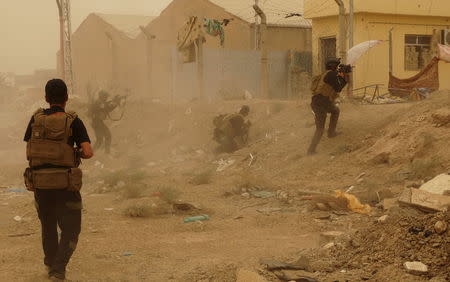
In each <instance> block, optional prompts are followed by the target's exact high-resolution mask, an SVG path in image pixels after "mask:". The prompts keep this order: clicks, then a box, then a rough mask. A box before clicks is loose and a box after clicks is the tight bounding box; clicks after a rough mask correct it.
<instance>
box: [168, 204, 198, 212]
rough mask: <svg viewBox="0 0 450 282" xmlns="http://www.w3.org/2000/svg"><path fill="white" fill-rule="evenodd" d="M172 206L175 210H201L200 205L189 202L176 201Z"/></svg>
mask: <svg viewBox="0 0 450 282" xmlns="http://www.w3.org/2000/svg"><path fill="white" fill-rule="evenodd" d="M172 207H173V209H174V210H175V211H182V212H191V211H196V210H200V208H199V207H197V206H195V205H193V204H189V203H183V202H176V203H173V204H172Z"/></svg>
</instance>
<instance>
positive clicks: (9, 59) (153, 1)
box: [0, 0, 171, 74]
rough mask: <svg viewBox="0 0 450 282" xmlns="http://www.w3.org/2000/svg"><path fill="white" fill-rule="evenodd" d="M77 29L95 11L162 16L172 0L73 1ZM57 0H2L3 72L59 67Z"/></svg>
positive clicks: (0, 54) (0, 51)
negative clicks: (57, 65)
mask: <svg viewBox="0 0 450 282" xmlns="http://www.w3.org/2000/svg"><path fill="white" fill-rule="evenodd" d="M71 2H72V29H73V31H75V30H76V28H77V27H78V26H79V25H80V23H81V22H82V21H83V20H84V19H85V18H86V17H87V15H89V14H90V13H92V12H100V13H110V14H136V15H149V16H153V15H159V12H160V11H161V10H162V9H164V8H165V7H166V6H167V5H168V4H169V3H170V2H171V0H72V1H71ZM58 38H59V21H58V9H57V6H56V1H55V0H0V72H16V73H21V74H23V73H31V72H32V71H33V70H35V69H39V68H55V66H56V51H57V50H58V48H59V41H58V40H59V39H58Z"/></svg>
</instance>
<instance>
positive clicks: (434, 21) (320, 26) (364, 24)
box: [313, 13, 450, 89]
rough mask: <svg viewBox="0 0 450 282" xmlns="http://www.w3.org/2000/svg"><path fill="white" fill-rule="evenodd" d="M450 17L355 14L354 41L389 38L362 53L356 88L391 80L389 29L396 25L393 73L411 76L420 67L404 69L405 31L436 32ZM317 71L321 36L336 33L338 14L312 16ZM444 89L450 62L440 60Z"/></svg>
mask: <svg viewBox="0 0 450 282" xmlns="http://www.w3.org/2000/svg"><path fill="white" fill-rule="evenodd" d="M448 24H450V23H449V22H448V18H444V17H417V16H399V15H385V14H369V13H360V14H356V15H355V32H354V43H355V45H356V44H358V43H361V42H364V41H368V40H386V42H383V43H382V44H380V45H379V46H376V47H374V48H372V49H371V50H370V51H369V52H368V53H367V54H365V55H363V56H362V57H361V58H360V59H359V61H358V62H357V63H356V65H355V68H354V88H359V87H362V86H367V85H371V84H383V85H384V86H385V87H387V85H388V81H389V43H388V42H387V40H388V39H389V30H390V29H391V28H394V29H393V74H394V75H395V76H397V77H400V78H408V77H411V76H413V75H415V74H416V73H417V72H418V71H408V70H405V41H404V40H405V34H415V35H433V31H434V30H440V29H446V28H450V26H448ZM313 26H314V29H313V58H314V59H313V62H314V73H318V71H319V66H318V63H317V62H318V54H319V40H318V39H319V38H320V37H324V36H331V35H337V33H338V32H337V29H338V27H337V26H338V18H337V16H335V17H326V18H317V19H314V20H313ZM439 67H440V69H439V73H440V84H441V89H450V80H448V79H447V77H448V76H449V75H450V64H446V63H444V62H440V63H439Z"/></svg>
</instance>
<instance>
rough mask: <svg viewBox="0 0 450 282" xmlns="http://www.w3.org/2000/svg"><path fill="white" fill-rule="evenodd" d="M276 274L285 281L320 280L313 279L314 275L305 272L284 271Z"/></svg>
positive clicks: (314, 281)
mask: <svg viewBox="0 0 450 282" xmlns="http://www.w3.org/2000/svg"><path fill="white" fill-rule="evenodd" d="M274 274H275V275H276V276H277V277H278V279H280V280H283V281H299V282H317V281H318V280H317V279H315V278H313V277H314V273H310V272H307V271H304V270H282V271H275V272H274Z"/></svg>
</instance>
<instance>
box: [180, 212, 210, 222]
mask: <svg viewBox="0 0 450 282" xmlns="http://www.w3.org/2000/svg"><path fill="white" fill-rule="evenodd" d="M205 220H209V216H208V215H206V214H204V215H199V216H191V217H186V218H185V219H184V220H183V221H184V223H189V222H196V221H205Z"/></svg>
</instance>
